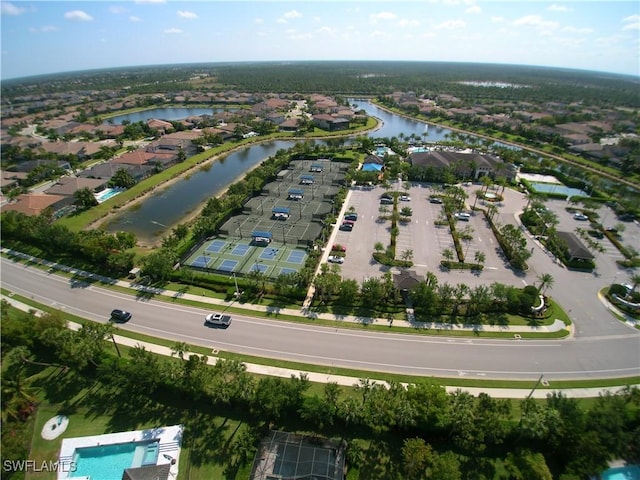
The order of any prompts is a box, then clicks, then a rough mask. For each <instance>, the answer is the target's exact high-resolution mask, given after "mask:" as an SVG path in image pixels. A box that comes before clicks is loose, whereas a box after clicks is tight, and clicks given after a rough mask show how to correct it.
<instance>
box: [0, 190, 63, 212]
mask: <svg viewBox="0 0 640 480" xmlns="http://www.w3.org/2000/svg"><path fill="white" fill-rule="evenodd" d="M73 202H74V198H73V197H70V196H68V195H50V194H48V193H26V194H23V195H19V196H18V197H17V198H16V199H15V201H13V202H11V203H8V204H6V205H4V206H3V207H2V211H9V210H14V211H16V212H21V213H24V214H25V215H40V214H41V213H42V212H44V211H45V210H46V209H48V208H50V209H51V210H53V212H54V215H55V214H56V213H58V212H60V211H62V210H64V209H66V208H69V207H71V206H72V205H73Z"/></svg>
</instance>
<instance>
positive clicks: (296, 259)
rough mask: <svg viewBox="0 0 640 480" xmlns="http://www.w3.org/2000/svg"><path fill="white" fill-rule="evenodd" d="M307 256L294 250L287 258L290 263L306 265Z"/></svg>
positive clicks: (300, 251)
mask: <svg viewBox="0 0 640 480" xmlns="http://www.w3.org/2000/svg"><path fill="white" fill-rule="evenodd" d="M306 256H307V254H306V253H304V252H303V251H302V250H292V251H291V252H290V253H289V257H287V262H289V263H304V259H305V257H306Z"/></svg>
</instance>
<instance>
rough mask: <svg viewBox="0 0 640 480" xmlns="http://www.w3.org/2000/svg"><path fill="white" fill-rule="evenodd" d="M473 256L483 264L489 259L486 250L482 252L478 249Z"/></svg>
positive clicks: (477, 261)
mask: <svg viewBox="0 0 640 480" xmlns="http://www.w3.org/2000/svg"><path fill="white" fill-rule="evenodd" d="M473 258H474V259H475V261H476V263H477V264H478V265H483V264H484V262H485V260H486V259H487V256H486V255H485V254H484V252H481V251H480V250H476V253H475V254H474V255H473Z"/></svg>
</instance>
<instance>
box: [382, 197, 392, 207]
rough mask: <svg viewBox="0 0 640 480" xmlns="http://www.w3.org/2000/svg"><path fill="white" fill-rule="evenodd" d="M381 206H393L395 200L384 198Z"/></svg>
mask: <svg viewBox="0 0 640 480" xmlns="http://www.w3.org/2000/svg"><path fill="white" fill-rule="evenodd" d="M380 204H381V205H393V198H387V197H382V198H381V199H380Z"/></svg>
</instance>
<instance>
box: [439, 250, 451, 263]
mask: <svg viewBox="0 0 640 480" xmlns="http://www.w3.org/2000/svg"><path fill="white" fill-rule="evenodd" d="M442 256H443V257H444V259H445V260H446V261H447V262H450V261H451V260H453V250H451V249H450V248H445V249H444V250H443V251H442Z"/></svg>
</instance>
